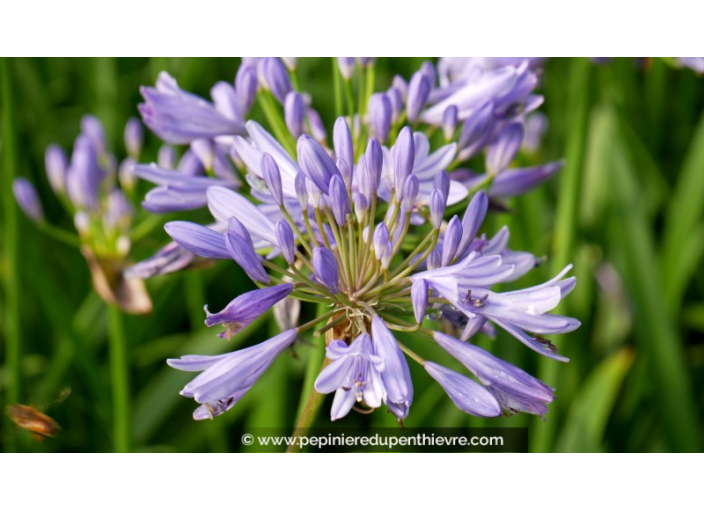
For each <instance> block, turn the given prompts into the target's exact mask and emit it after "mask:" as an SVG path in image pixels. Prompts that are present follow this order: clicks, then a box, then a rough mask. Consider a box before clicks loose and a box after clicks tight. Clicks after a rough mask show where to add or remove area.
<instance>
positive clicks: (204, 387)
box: [167, 329, 296, 420]
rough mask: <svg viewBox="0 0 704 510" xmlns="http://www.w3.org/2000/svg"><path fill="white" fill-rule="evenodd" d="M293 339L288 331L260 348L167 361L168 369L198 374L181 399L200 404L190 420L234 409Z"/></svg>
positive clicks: (183, 392)
mask: <svg viewBox="0 0 704 510" xmlns="http://www.w3.org/2000/svg"><path fill="white" fill-rule="evenodd" d="M295 339H296V330H295V329H289V330H288V331H285V332H283V333H281V334H280V335H276V336H275V337H273V338H271V339H269V340H267V341H266V342H262V343H261V344H258V345H254V346H252V347H248V348H246V349H242V350H239V351H235V352H231V353H229V354H221V355H219V356H182V357H181V358H180V359H170V360H167V363H168V364H169V366H172V367H173V368H176V369H178V370H183V371H186V372H202V373H201V374H200V375H199V376H197V377H196V378H195V379H193V380H192V381H191V382H190V383H188V384H187V385H186V386H185V387H184V388H183V390H182V391H181V395H183V396H184V397H188V398H193V399H194V400H195V401H196V402H198V403H199V404H201V406H200V407H198V408H197V409H196V410H195V411H194V412H193V419H195V420H205V419H213V418H214V417H215V416H218V415H220V414H222V413H224V412H225V411H227V410H229V409H231V408H232V406H234V405H235V404H236V403H237V402H238V401H239V400H240V399H241V398H242V397H243V396H244V394H245V393H247V392H248V391H249V390H250V389H251V388H252V386H254V383H255V382H257V379H259V377H260V376H261V375H262V374H263V373H264V371H265V370H266V369H267V368H269V365H271V364H272V363H273V361H274V359H276V357H277V356H278V355H279V354H281V353H282V352H283V351H284V349H286V348H287V347H289V346H290V345H291V344H292V343H293V341H294V340H295Z"/></svg>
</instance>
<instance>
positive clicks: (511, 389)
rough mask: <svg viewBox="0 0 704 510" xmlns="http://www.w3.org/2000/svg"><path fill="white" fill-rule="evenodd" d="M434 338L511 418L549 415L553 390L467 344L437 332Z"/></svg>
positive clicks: (508, 364) (516, 368)
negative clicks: (492, 396)
mask: <svg viewBox="0 0 704 510" xmlns="http://www.w3.org/2000/svg"><path fill="white" fill-rule="evenodd" d="M433 337H434V338H435V341H436V342H437V343H438V345H440V347H442V348H443V349H445V350H446V351H447V352H448V353H450V354H451V355H452V356H453V357H454V358H456V359H457V360H458V361H459V362H460V363H462V364H463V365H464V366H465V367H466V368H467V369H468V370H469V371H470V372H472V373H473V374H474V375H475V377H477V378H478V379H479V381H480V382H481V383H482V384H484V385H485V386H486V389H487V390H489V392H490V393H491V394H492V395H494V397H495V398H496V399H497V401H498V402H499V404H500V405H501V408H502V409H504V410H506V411H507V412H509V413H512V414H515V413H517V412H526V413H530V414H537V415H538V416H543V415H545V413H547V412H548V408H547V405H546V404H549V403H550V402H552V401H553V399H554V398H555V397H554V395H553V389H552V388H550V387H549V386H548V385H546V384H545V383H543V382H542V381H539V380H538V379H536V378H535V377H533V376H531V375H529V374H527V373H526V372H524V371H523V370H521V369H520V368H518V367H515V366H513V365H511V364H510V363H507V362H505V361H503V360H501V359H499V358H497V357H496V356H493V355H492V354H490V353H488V352H486V351H485V350H483V349H480V348H479V347H477V346H475V345H472V344H470V343H468V342H460V341H459V340H456V339H454V338H452V337H451V336H448V335H446V334H444V333H440V332H435V333H434V335H433Z"/></svg>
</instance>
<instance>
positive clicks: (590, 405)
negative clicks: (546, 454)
mask: <svg viewBox="0 0 704 510" xmlns="http://www.w3.org/2000/svg"><path fill="white" fill-rule="evenodd" d="M633 357H634V356H633V352H631V351H630V350H629V349H627V348H624V349H621V350H619V351H617V352H615V353H614V354H612V355H610V356H609V357H607V358H606V359H604V360H603V361H602V362H601V363H599V365H598V366H597V367H596V368H595V369H594V370H592V372H591V373H590V375H589V378H588V379H587V380H586V381H585V382H584V383H583V385H582V387H581V389H580V391H579V392H578V393H577V394H576V395H575V398H574V400H573V401H572V405H571V406H570V411H569V415H568V416H567V420H566V421H565V425H564V427H563V428H562V431H561V433H560V437H559V439H558V440H557V444H556V448H555V450H556V451H558V452H599V451H602V450H603V445H602V437H603V435H604V430H605V429H606V424H607V423H608V421H609V416H610V415H611V411H612V410H613V407H614V403H615V402H616V397H617V395H618V393H619V390H620V389H621V386H622V384H623V380H624V378H625V376H626V374H627V373H628V370H629V369H630V367H631V364H632V363H633Z"/></svg>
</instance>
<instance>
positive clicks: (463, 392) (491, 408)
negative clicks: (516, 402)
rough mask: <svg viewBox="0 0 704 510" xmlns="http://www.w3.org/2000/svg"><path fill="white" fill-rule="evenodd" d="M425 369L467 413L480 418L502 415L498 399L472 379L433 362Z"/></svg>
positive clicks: (428, 363) (429, 362)
mask: <svg viewBox="0 0 704 510" xmlns="http://www.w3.org/2000/svg"><path fill="white" fill-rule="evenodd" d="M424 367H425V370H426V371H427V372H428V374H430V377H432V378H433V379H435V380H436V381H437V382H438V383H439V384H440V386H442V388H443V389H444V390H445V392H446V393H447V395H448V396H449V397H450V399H452V401H453V402H454V403H455V405H456V406H457V407H458V408H460V409H461V410H462V411H464V412H465V413H468V414H471V415H474V416H479V417H480V418H493V417H494V416H498V415H500V414H501V408H500V407H499V403H498V402H497V400H496V398H494V397H493V396H492V395H491V393H489V392H488V391H487V390H485V389H484V388H482V387H481V386H480V385H479V384H477V383H475V382H474V381H472V380H471V379H468V378H466V377H464V376H463V375H461V374H458V373H457V372H454V371H452V370H450V369H448V368H445V367H443V366H442V365H438V364H437V363H433V362H431V361H428V362H426V363H425V365H424Z"/></svg>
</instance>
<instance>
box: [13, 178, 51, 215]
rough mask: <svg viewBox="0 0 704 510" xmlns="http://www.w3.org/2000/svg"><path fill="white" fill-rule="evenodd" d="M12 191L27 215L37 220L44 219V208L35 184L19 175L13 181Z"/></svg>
mask: <svg viewBox="0 0 704 510" xmlns="http://www.w3.org/2000/svg"><path fill="white" fill-rule="evenodd" d="M12 192H13V193H14V195H15V200H16V201H17V205H19V206H20V209H22V211H23V212H24V213H25V214H26V215H27V217H28V218H29V219H30V220H32V221H35V222H41V221H44V210H43V209H42V204H41V202H40V201H39V197H38V196H37V190H35V189H34V185H33V184H32V183H31V182H29V181H28V180H27V179H25V178H24V177H18V178H17V179H15V180H14V181H12Z"/></svg>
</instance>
